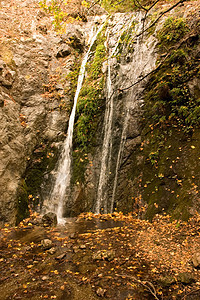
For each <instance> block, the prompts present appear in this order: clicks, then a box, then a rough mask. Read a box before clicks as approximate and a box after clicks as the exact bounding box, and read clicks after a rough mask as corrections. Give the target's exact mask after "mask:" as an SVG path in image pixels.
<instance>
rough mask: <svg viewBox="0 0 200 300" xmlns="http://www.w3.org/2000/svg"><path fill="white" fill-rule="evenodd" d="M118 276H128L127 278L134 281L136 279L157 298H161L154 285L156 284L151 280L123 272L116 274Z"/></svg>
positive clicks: (157, 299)
mask: <svg viewBox="0 0 200 300" xmlns="http://www.w3.org/2000/svg"><path fill="white" fill-rule="evenodd" d="M115 275H116V276H118V277H122V278H123V277H126V278H130V279H131V280H132V281H135V282H137V283H139V284H141V285H142V286H143V287H144V288H146V289H147V290H148V291H149V292H150V293H151V294H152V295H153V296H154V298H155V299H156V300H160V299H159V298H158V297H157V295H156V289H155V287H154V285H153V284H152V283H151V282H150V281H146V280H145V281H142V280H139V279H137V278H135V277H134V276H129V275H123V274H115Z"/></svg>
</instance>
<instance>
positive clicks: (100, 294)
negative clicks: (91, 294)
mask: <svg viewBox="0 0 200 300" xmlns="http://www.w3.org/2000/svg"><path fill="white" fill-rule="evenodd" d="M105 292H106V290H105V289H102V288H101V287H99V288H98V289H97V290H96V294H97V296H99V297H103V296H104V295H105Z"/></svg>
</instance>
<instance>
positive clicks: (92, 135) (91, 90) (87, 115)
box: [73, 31, 106, 182]
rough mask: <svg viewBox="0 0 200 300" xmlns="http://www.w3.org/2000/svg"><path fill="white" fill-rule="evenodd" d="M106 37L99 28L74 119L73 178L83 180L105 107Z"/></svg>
mask: <svg viewBox="0 0 200 300" xmlns="http://www.w3.org/2000/svg"><path fill="white" fill-rule="evenodd" d="M104 42H105V36H104V31H102V32H101V33H100V34H99V36H98V38H97V41H96V43H95V45H94V46H93V49H92V50H93V51H95V53H94V56H93V58H92V59H91V60H90V61H89V62H88V64H87V66H86V72H87V77H86V79H85V81H84V83H83V86H82V89H81V92H80V95H79V99H78V104H77V113H76V120H75V131H74V139H73V143H74V152H73V157H74V167H73V172H74V179H73V180H74V181H76V180H78V181H81V182H83V181H84V170H85V165H86V163H88V157H87V154H88V153H89V152H90V151H91V149H92V147H93V146H94V144H95V141H96V132H97V129H98V124H99V119H100V115H101V114H102V110H103V109H104V96H103V89H104V82H105V78H104V75H103V73H102V65H103V62H104V61H105V58H106V48H105V45H104Z"/></svg>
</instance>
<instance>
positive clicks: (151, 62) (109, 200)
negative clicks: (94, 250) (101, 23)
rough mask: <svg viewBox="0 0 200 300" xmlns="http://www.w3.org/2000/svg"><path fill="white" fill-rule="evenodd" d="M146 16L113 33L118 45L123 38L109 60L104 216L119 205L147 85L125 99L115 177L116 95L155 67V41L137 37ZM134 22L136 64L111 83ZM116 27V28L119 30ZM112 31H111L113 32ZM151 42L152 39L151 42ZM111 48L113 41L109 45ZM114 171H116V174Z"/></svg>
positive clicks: (100, 195) (101, 188) (100, 201)
mask: <svg viewBox="0 0 200 300" xmlns="http://www.w3.org/2000/svg"><path fill="white" fill-rule="evenodd" d="M143 17H144V14H143V12H138V13H136V14H134V15H133V17H132V19H131V21H130V19H129V22H127V20H126V19H125V20H122V21H121V22H122V23H123V22H124V24H125V23H126V26H122V27H121V30H119V28H117V30H114V31H113V32H112V33H110V36H111V37H114V39H115V41H116V35H117V36H119V33H120V31H121V33H120V36H119V38H118V40H117V41H116V44H115V47H114V50H113V51H112V52H111V55H110V56H109V59H108V73H107V107H106V112H105V117H104V138H103V146H102V158H101V169H100V176H99V184H98V191H97V201H96V208H95V212H96V213H100V210H101V209H102V208H103V212H104V213H107V212H112V211H113V206H114V201H115V194H116V189H117V181H118V172H119V168H120V164H121V159H122V154H123V150H124V146H125V143H126V135H127V128H128V124H129V118H130V113H129V112H130V109H131V110H134V109H135V107H137V106H138V103H139V102H140V100H141V99H140V96H139V94H140V92H141V91H142V90H143V87H142V85H143V83H141V84H138V85H137V86H135V87H134V88H132V89H131V90H129V91H128V92H127V94H126V96H125V98H124V99H123V101H124V107H125V108H124V112H123V115H124V118H123V125H122V130H121V138H120V143H119V146H118V153H117V157H116V158H115V160H113V161H112V164H113V166H114V168H113V169H114V172H113V173H114V174H111V167H110V165H111V159H112V147H113V142H112V136H113V129H112V124H113V118H114V117H115V110H114V107H115V103H114V95H115V91H116V90H117V89H118V88H119V89H123V88H125V87H126V86H129V85H131V84H133V83H135V82H136V81H137V80H138V79H139V78H141V77H142V76H144V75H145V74H147V73H148V72H149V71H151V70H152V69H153V68H154V67H155V55H154V57H153V52H154V49H155V40H154V41H151V43H150V44H151V45H147V44H148V43H147V44H146V42H144V41H143V37H142V36H140V37H137V34H138V33H140V32H141V31H142V30H143V21H142V19H143ZM133 21H135V23H137V24H136V26H135V32H134V34H133V35H132V38H134V54H133V55H132V57H133V58H132V62H130V63H128V64H127V63H124V64H121V65H120V69H119V71H118V72H119V74H120V75H121V76H120V77H121V78H120V79H119V80H117V79H116V80H115V82H113V83H112V81H111V73H112V64H114V60H113V59H112V56H113V54H115V53H116V50H117V47H118V44H119V39H120V37H121V36H122V34H123V33H124V32H125V31H127V30H129V28H130V27H131V25H132V23H133ZM115 27H116V25H114V26H113V28H115ZM113 28H111V30H113ZM147 40H148V39H147ZM108 44H109V41H108ZM113 169H112V170H113ZM109 177H110V178H111V177H112V178H113V179H112V191H111V193H110V195H108V193H107V190H109V189H110V187H109V186H108V184H109V183H110V182H109Z"/></svg>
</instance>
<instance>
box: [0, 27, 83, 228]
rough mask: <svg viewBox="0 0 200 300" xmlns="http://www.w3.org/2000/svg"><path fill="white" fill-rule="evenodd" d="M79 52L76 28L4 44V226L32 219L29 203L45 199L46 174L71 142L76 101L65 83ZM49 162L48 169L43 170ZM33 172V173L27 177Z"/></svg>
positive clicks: (0, 180)
mask: <svg viewBox="0 0 200 300" xmlns="http://www.w3.org/2000/svg"><path fill="white" fill-rule="evenodd" d="M72 35H73V37H74V40H75V38H76V41H77V43H79V44H78V46H77V45H71V46H67V49H68V50H69V51H66V45H67V44H66V43H67V41H68V42H69V38H70V37H71V36H72ZM80 45H81V46H80ZM76 47H78V50H79V48H80V47H82V48H81V49H83V47H84V41H83V38H82V33H81V32H80V31H79V30H78V28H76V26H74V28H73V30H72V29H70V28H69V31H67V32H66V34H65V35H63V36H57V35H56V34H55V33H49V34H48V35H46V34H41V33H40V32H38V31H34V32H32V34H31V35H30V36H29V37H21V38H20V39H13V40H11V41H7V42H6V45H4V44H2V45H1V53H2V59H1V60H0V99H1V100H0V116H1V124H0V132H1V134H0V139H1V141H0V157H1V158H0V165H1V168H0V172H1V176H0V186H1V193H0V221H1V222H11V223H14V222H15V221H16V214H19V218H18V221H20V220H21V219H22V218H23V217H24V216H26V215H27V214H28V199H29V198H30V197H31V198H32V197H35V196H38V199H40V200H41V193H40V192H41V190H40V185H41V183H42V181H43V180H44V177H43V176H44V173H45V176H46V177H47V176H48V172H49V162H50V164H51V158H52V157H53V156H54V158H55V155H54V153H53V152H54V151H55V152H59V149H60V143H62V141H63V139H64V138H65V130H66V123H67V120H68V106H69V105H70V100H69V99H70V96H69V94H66V93H65V89H66V88H67V83H66V82H65V81H64V79H65V78H66V76H67V75H68V74H69V72H70V70H71V68H72V66H73V65H74V61H75V55H74V53H75V52H76V50H74V48H76ZM47 148H48V151H47ZM47 152H49V153H51V154H49V155H48V153H47ZM39 154H41V155H39ZM38 155H39V156H40V157H38ZM44 157H45V158H44ZM44 159H47V161H46V162H45V164H44V165H43V166H42V165H39V164H40V163H41V161H42V160H44ZM48 159H49V161H48ZM55 163H56V161H55ZM55 163H54V164H55ZM53 167H54V166H51V167H50V168H53ZM27 170H28V171H30V170H32V171H33V172H32V173H31V172H29V173H28V175H27ZM27 176H28V181H29V182H31V183H30V186H32V188H31V189H30V186H28V184H27ZM38 180H39V181H38ZM37 181H38V182H37ZM36 182H37V183H36ZM35 183H36V185H35ZM34 185H35V186H34ZM48 188H49V187H48ZM33 190H34V191H35V194H34V195H33ZM43 193H45V189H43ZM29 195H30V197H29ZM28 197H29V198H28Z"/></svg>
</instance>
